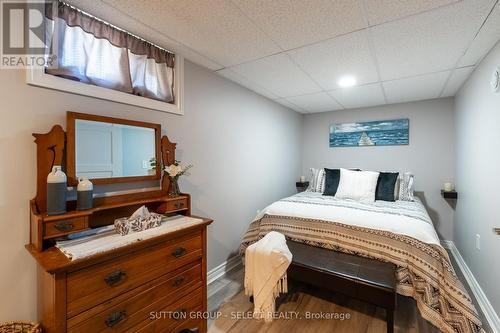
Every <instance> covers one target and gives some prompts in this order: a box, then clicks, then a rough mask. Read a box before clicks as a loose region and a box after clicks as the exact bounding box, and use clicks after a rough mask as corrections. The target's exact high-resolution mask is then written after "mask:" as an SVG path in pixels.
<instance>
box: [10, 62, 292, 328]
mask: <svg viewBox="0 0 500 333" xmlns="http://www.w3.org/2000/svg"><path fill="white" fill-rule="evenodd" d="M185 71H186V73H185V112H186V115H185V116H176V115H170V114H166V113H161V112H156V111H151V110H147V109H141V108H138V107H133V106H127V105H122V104H118V103H114V102H108V101H102V100H97V99H93V98H89V97H83V96H77V95H72V94H68V93H62V92H57V91H53V90H48V89H43V88H37V87H31V86H27V85H26V84H25V79H24V72H22V71H14V70H1V71H0V96H1V97H0V99H1V116H0V119H1V120H0V153H1V160H0V161H1V163H0V245H1V247H0V248H1V250H2V254H1V255H0V298H1V301H0V321H5V320H17V319H35V317H36V277H35V267H36V266H35V263H34V260H33V259H32V258H31V257H30V255H29V254H28V253H27V251H26V250H25V249H24V244H26V243H27V242H28V240H29V229H28V228H29V209H28V202H29V200H30V199H31V198H32V197H33V196H34V194H35V175H36V174H35V172H36V164H35V163H36V162H35V158H36V156H35V155H36V154H35V144H34V143H33V137H32V136H31V133H33V132H40V133H41V132H47V131H49V130H50V128H51V127H52V125H54V124H61V125H63V126H65V111H67V110H72V111H78V112H85V113H95V114H101V115H108V116H112V117H122V118H130V119H136V120H143V121H149V122H155V123H161V124H162V127H163V131H164V134H168V135H169V137H170V139H171V140H172V141H174V142H177V143H178V158H179V159H181V160H183V161H185V162H188V163H193V164H194V165H195V167H194V168H193V169H192V175H191V176H189V177H188V178H186V179H185V180H182V181H181V183H180V186H181V188H182V190H184V191H186V192H190V193H192V194H193V212H194V213H196V214H201V215H204V216H209V217H213V218H214V219H215V220H216V221H215V223H214V224H213V225H212V226H210V228H209V240H208V244H209V261H208V266H209V269H210V268H213V267H215V266H217V265H218V264H220V263H222V262H223V261H225V260H226V258H227V257H228V256H229V255H230V254H231V252H233V251H235V250H236V249H237V248H238V245H239V241H240V239H241V236H242V235H243V233H244V232H245V231H246V228H247V225H248V224H249V222H250V220H251V219H252V218H253V217H254V215H255V212H256V210H257V209H259V208H262V207H263V206H264V205H267V204H268V203H270V202H272V201H274V200H276V199H278V198H280V197H283V196H286V195H289V194H291V193H293V192H294V191H295V185H294V181H295V177H297V176H298V175H299V173H300V160H301V156H300V147H301V144H300V142H301V122H302V116H301V115H299V114H297V113H295V112H293V111H291V110H289V109H287V108H285V107H283V106H281V105H278V104H276V103H274V102H272V101H270V100H268V99H265V98H263V97H260V96H258V95H256V94H254V93H252V92H250V91H249V90H247V89H245V88H242V87H240V86H238V85H236V84H234V83H232V82H230V81H227V80H225V79H223V78H221V77H219V76H217V75H215V74H213V73H211V72H209V71H208V70H205V69H202V68H201V67H198V66H196V65H194V64H191V63H189V62H187V63H186V69H185Z"/></svg>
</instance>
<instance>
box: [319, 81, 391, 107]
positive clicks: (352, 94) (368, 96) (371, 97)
mask: <svg viewBox="0 0 500 333" xmlns="http://www.w3.org/2000/svg"><path fill="white" fill-rule="evenodd" d="M329 94H330V95H331V96H333V97H334V98H335V100H336V101H338V102H339V103H340V104H342V106H344V107H345V108H346V109H355V108H362V107H367V106H375V105H381V104H385V99H384V93H383V92H382V87H381V86H380V83H376V84H369V85H365V86H356V87H351V88H345V89H339V90H334V91H330V92H329Z"/></svg>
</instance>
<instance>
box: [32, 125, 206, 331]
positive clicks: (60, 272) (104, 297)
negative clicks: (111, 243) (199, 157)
mask: <svg viewBox="0 0 500 333" xmlns="http://www.w3.org/2000/svg"><path fill="white" fill-rule="evenodd" d="M61 132H62V128H61V127H59V126H55V127H54V128H53V129H52V131H51V132H50V133H47V134H42V135H38V134H37V135H35V136H36V137H37V141H36V142H37V144H38V184H37V197H36V198H35V199H33V200H32V201H31V204H30V209H31V242H30V244H28V245H26V249H27V250H28V251H29V252H30V254H31V255H32V256H33V258H35V260H36V261H37V264H38V315H39V320H40V321H41V323H42V327H43V330H44V332H47V333H52V332H58V333H59V332H85V333H89V332H92V333H94V332H102V331H106V332H182V331H184V330H186V331H188V332H206V331H207V322H206V319H205V318H206V310H207V278H206V276H207V272H206V249H207V245H206V242H207V226H208V225H209V224H210V223H212V220H211V219H207V218H201V217H196V218H198V219H199V221H198V222H197V223H195V224H187V225H186V227H182V226H181V227H180V228H176V229H175V231H172V232H169V233H166V234H161V235H158V236H156V237H154V238H149V239H145V240H141V241H137V242H135V243H132V244H130V245H127V246H123V247H120V248H117V249H114V250H110V251H107V252H103V253H99V254H96V255H92V256H90V257H85V258H83V259H77V260H70V259H69V258H68V257H66V255H64V254H63V253H62V252H61V251H60V250H59V249H57V248H56V247H55V246H53V245H54V240H55V238H57V237H61V236H65V235H68V234H71V233H75V232H80V231H83V230H87V229H90V228H95V227H99V226H103V225H106V224H111V223H113V221H114V219H115V218H117V217H123V216H128V215H129V214H130V213H131V212H133V211H134V210H135V209H137V208H138V207H140V206H142V205H146V206H147V207H148V208H149V210H150V211H155V212H157V213H162V214H165V215H173V214H181V215H185V216H191V197H190V196H189V195H188V194H180V195H178V196H169V195H167V194H166V189H167V188H168V178H166V179H165V177H164V179H163V183H162V189H161V190H158V191H151V192H143V193H133V194H125V195H118V196H113V197H103V198H95V199H94V208H92V209H89V210H85V211H77V210H75V209H74V207H75V203H74V202H68V212H67V213H65V214H62V215H56V216H48V215H47V214H46V213H45V211H44V207H45V206H44V204H45V202H44V200H46V199H45V198H44V196H43V194H44V191H46V184H44V182H43V179H44V177H46V174H47V173H48V170H50V168H51V165H49V164H48V163H47V162H46V161H50V164H54V163H60V162H62V161H61V159H62V156H63V155H64V154H63V153H64V152H65V151H64V149H65V143H64V141H63V142H61V138H64V132H62V133H61ZM44 147H50V149H48V148H44ZM45 150H47V152H46V151H45ZM161 151H162V160H163V162H164V165H169V164H170V163H172V161H173V160H174V158H175V144H172V143H170V141H168V139H167V138H166V137H163V139H162V140H161ZM51 152H53V155H54V156H52V158H53V160H52V158H51V157H50V156H49V157H47V156H45V154H52V153H51ZM69 155H71V154H69ZM68 176H70V175H68ZM70 178H71V177H70ZM40 186H42V188H40ZM44 186H45V188H43V187H44ZM191 217H194V216H191ZM167 223H168V222H167ZM83 239H84V238H83Z"/></svg>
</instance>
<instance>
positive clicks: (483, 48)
mask: <svg viewBox="0 0 500 333" xmlns="http://www.w3.org/2000/svg"><path fill="white" fill-rule="evenodd" d="M499 40H500V4H499V3H497V5H496V6H495V9H493V11H492V12H491V15H490V16H489V17H488V20H487V21H486V23H485V24H484V26H483V27H482V28H481V31H480V32H479V34H478V35H477V36H476V38H475V39H474V41H473V42H472V44H471V46H470V47H469V49H468V50H467V52H466V53H465V55H464V56H463V58H462V59H461V60H460V62H459V66H470V65H477V63H478V62H479V61H480V60H481V59H482V58H483V57H484V56H485V55H486V54H488V52H489V51H490V50H491V49H492V48H493V46H495V44H496V43H497V42H498V41H499Z"/></svg>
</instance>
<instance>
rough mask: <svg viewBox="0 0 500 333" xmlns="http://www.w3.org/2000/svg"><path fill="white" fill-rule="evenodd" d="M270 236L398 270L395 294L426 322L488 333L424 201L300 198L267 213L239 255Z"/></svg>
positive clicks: (253, 227) (310, 195)
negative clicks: (410, 302)
mask: <svg viewBox="0 0 500 333" xmlns="http://www.w3.org/2000/svg"><path fill="white" fill-rule="evenodd" d="M301 212H303V213H302V216H301ZM360 219H365V222H366V223H362V222H361V221H360ZM368 220H370V221H368ZM373 221H376V222H375V223H374V222H373ZM367 226H369V227H367ZM375 226H377V227H375ZM406 229H410V231H406ZM430 230H432V232H431V231H430ZM270 231H277V232H280V233H282V234H284V235H285V236H286V237H287V239H290V240H293V241H297V242H301V243H305V244H308V245H311V246H317V247H322V248H327V249H332V250H335V251H341V252H345V253H350V254H355V255H359V256H363V257H368V258H373V259H377V260H381V261H386V262H391V263H393V264H395V265H396V266H397V271H396V280H397V290H396V291H397V292H398V293H399V294H401V295H404V296H409V297H412V298H414V299H415V300H416V303H417V307H418V309H419V311H420V313H421V315H422V317H423V318H425V319H427V320H428V321H429V322H431V323H432V324H433V325H435V326H436V327H438V328H439V329H441V330H442V331H443V332H460V333H462V332H463V333H476V332H484V330H483V329H482V327H481V320H480V319H479V317H478V314H477V312H476V309H475V307H474V305H473V304H472V301H471V299H470V297H469V295H468V293H467V291H466V290H465V288H464V286H463V285H462V283H461V282H460V281H459V280H458V278H457V276H456V275H455V272H454V270H453V267H452V265H451V262H450V259H449V257H448V253H447V252H446V250H445V249H444V248H443V247H442V246H441V245H440V244H439V239H438V238H437V235H436V233H435V230H434V228H433V226H432V222H431V219H430V218H429V216H428V214H427V212H426V210H425V208H424V206H423V205H422V203H421V202H420V201H416V202H399V201H397V202H395V203H390V202H375V203H359V202H354V201H347V200H338V199H334V198H331V197H324V196H321V195H318V194H317V193H311V192H305V193H301V194H298V195H295V196H292V197H289V198H285V199H283V200H280V201H277V202H275V203H273V204H272V205H270V206H269V207H267V208H266V209H264V210H263V211H262V212H261V213H260V214H259V215H258V216H257V218H256V220H255V221H253V222H252V223H251V225H250V227H249V229H248V231H247V232H246V234H245V236H244V237H243V240H242V242H241V246H240V254H242V255H244V253H245V249H246V247H247V246H248V245H250V244H252V243H254V242H256V241H257V240H259V239H260V238H262V237H264V235H266V234H267V233H268V232H270Z"/></svg>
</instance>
